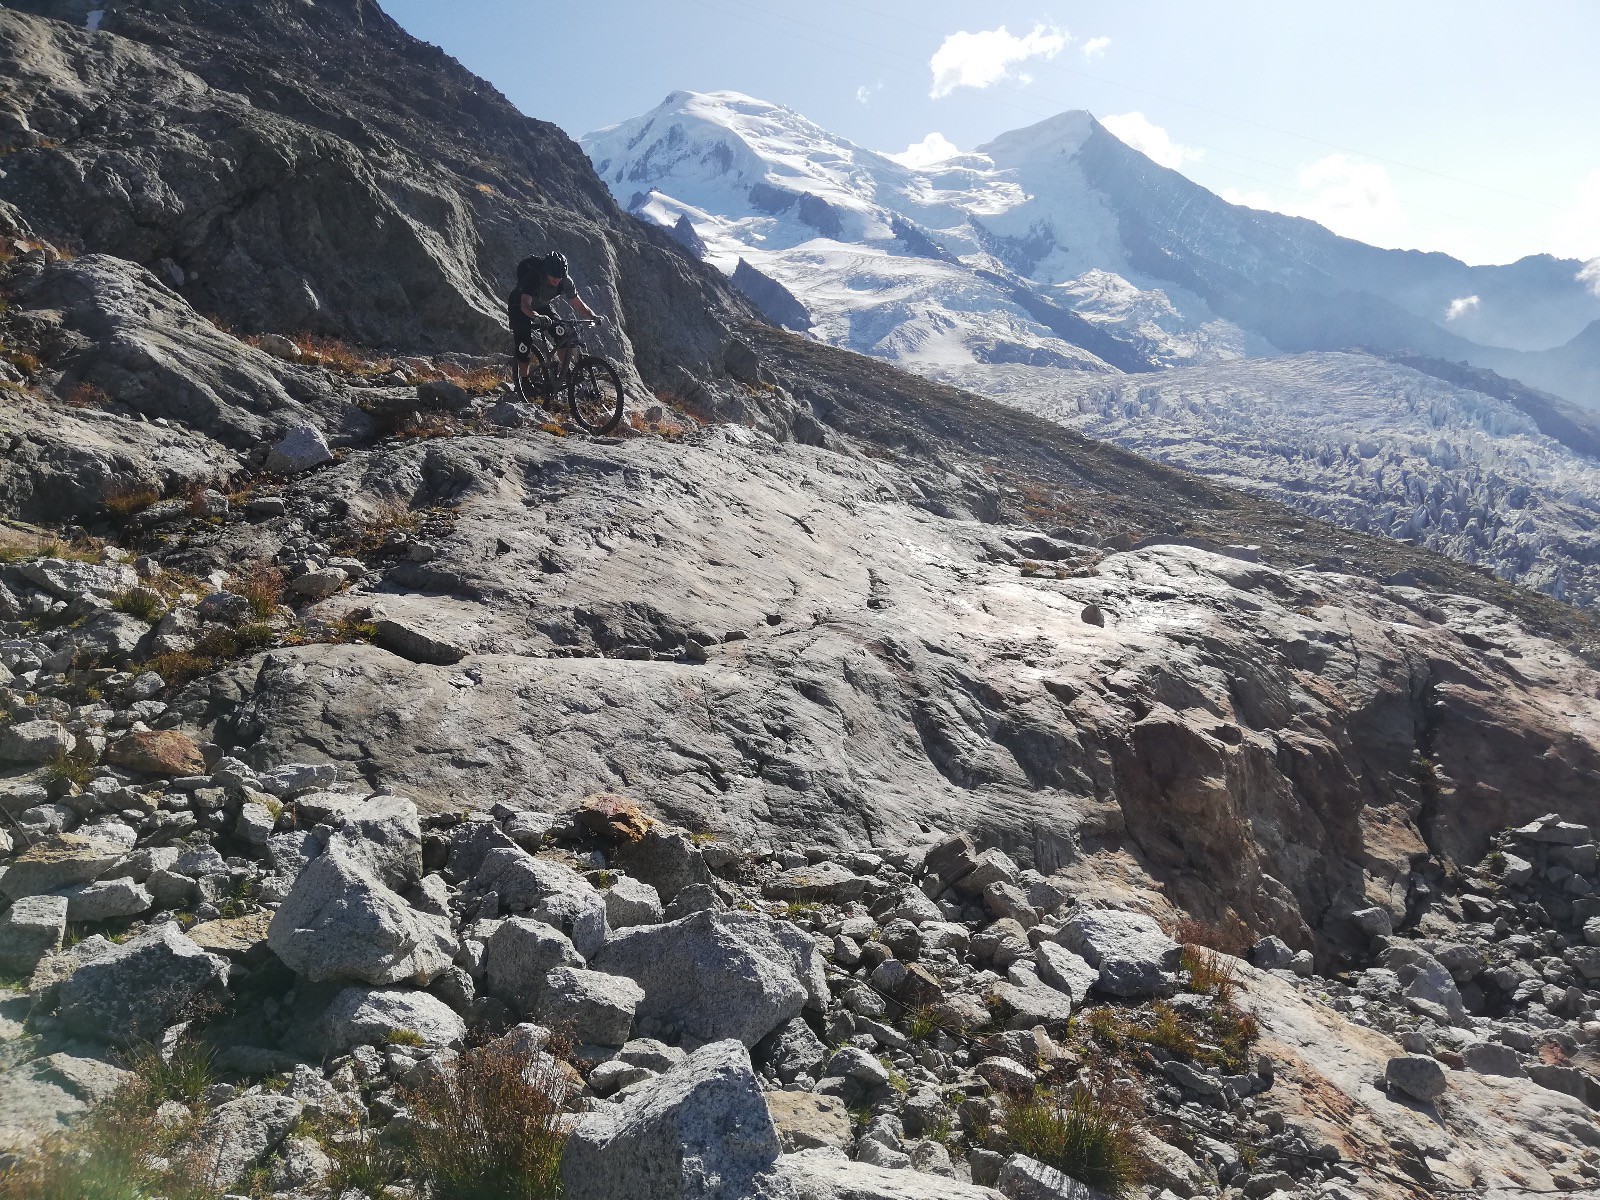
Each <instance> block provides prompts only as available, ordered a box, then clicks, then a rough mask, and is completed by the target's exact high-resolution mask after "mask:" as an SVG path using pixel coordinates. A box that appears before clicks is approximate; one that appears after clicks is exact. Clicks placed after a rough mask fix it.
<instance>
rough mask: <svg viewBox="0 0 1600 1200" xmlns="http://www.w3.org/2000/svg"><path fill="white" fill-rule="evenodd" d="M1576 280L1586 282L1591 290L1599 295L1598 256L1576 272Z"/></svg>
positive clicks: (1599, 259)
mask: <svg viewBox="0 0 1600 1200" xmlns="http://www.w3.org/2000/svg"><path fill="white" fill-rule="evenodd" d="M1578 282H1579V283H1582V284H1587V285H1588V288H1589V290H1590V291H1591V292H1593V293H1594V294H1595V295H1596V296H1600V258H1596V259H1593V260H1592V261H1590V262H1587V263H1585V264H1584V265H1583V270H1581V271H1579V272H1578Z"/></svg>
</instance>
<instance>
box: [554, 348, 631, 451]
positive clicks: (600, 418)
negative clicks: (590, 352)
mask: <svg viewBox="0 0 1600 1200" xmlns="http://www.w3.org/2000/svg"><path fill="white" fill-rule="evenodd" d="M567 404H568V405H569V406H570V407H571V409H572V419H573V420H574V421H575V422H576V423H577V425H578V428H580V429H582V430H583V431H584V432H585V433H596V434H599V433H610V432H611V431H612V430H613V429H615V428H616V427H617V424H618V422H620V421H621V420H622V380H621V379H619V378H617V372H616V368H614V367H613V366H612V365H611V364H610V363H608V362H607V361H606V360H605V359H603V358H591V357H588V356H585V357H583V358H581V359H579V360H578V362H577V363H576V364H574V366H573V368H572V374H571V376H570V378H569V379H568V381H567Z"/></svg>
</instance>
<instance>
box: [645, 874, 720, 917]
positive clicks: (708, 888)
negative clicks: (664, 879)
mask: <svg viewBox="0 0 1600 1200" xmlns="http://www.w3.org/2000/svg"><path fill="white" fill-rule="evenodd" d="M727 907H728V902H727V901H726V900H724V899H723V898H722V897H721V896H720V895H719V894H718V892H717V889H716V888H715V887H713V886H712V885H711V884H709V883H691V884H688V885H686V886H684V887H681V888H679V889H678V894H677V895H676V896H674V897H673V898H672V903H671V904H669V905H667V907H666V910H665V911H664V912H663V913H662V914H661V918H662V920H664V921H677V920H680V919H681V918H683V917H687V916H688V915H689V914H690V913H697V912H722V911H724V910H725V909H726V908H727Z"/></svg>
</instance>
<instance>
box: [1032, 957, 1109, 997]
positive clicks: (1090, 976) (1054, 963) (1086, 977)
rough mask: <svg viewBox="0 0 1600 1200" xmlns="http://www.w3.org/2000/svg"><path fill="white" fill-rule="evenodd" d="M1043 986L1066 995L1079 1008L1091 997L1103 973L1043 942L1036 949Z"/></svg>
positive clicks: (1084, 960)
mask: <svg viewBox="0 0 1600 1200" xmlns="http://www.w3.org/2000/svg"><path fill="white" fill-rule="evenodd" d="M1033 958H1034V962H1035V963H1036V964H1037V965H1038V968H1039V979H1040V982H1042V983H1046V984H1049V985H1050V986H1051V987H1053V988H1055V989H1056V990H1057V991H1059V992H1065V993H1066V994H1067V995H1068V996H1070V997H1071V998H1072V1000H1073V1001H1074V1002H1075V1003H1077V1004H1082V1003H1083V1002H1084V1001H1085V1000H1086V999H1088V996H1089V989H1090V988H1092V987H1093V986H1094V985H1095V982H1096V981H1097V980H1098V979H1099V978H1100V971H1099V969H1098V968H1096V967H1092V966H1090V965H1089V961H1088V960H1087V959H1085V958H1083V957H1081V956H1080V955H1077V954H1074V953H1073V952H1072V951H1071V950H1068V949H1067V948H1066V947H1065V946H1062V945H1059V944H1057V943H1055V942H1040V943H1039V944H1038V945H1037V946H1035V947H1034V948H1033Z"/></svg>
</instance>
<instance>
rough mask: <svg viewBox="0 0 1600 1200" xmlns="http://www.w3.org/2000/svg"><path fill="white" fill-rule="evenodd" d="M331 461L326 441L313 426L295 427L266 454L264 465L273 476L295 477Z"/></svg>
mask: <svg viewBox="0 0 1600 1200" xmlns="http://www.w3.org/2000/svg"><path fill="white" fill-rule="evenodd" d="M332 461H333V452H332V451H331V450H329V449H328V442H327V439H326V438H324V437H323V436H322V430H320V429H318V428H317V427H316V426H315V425H297V426H295V427H294V428H293V429H291V430H289V432H288V433H286V434H284V435H283V437H282V438H281V439H280V440H279V441H278V443H277V444H276V445H274V446H273V447H272V449H271V450H270V451H268V453H267V461H266V463H265V464H264V465H265V468H266V470H268V471H270V472H271V473H272V474H274V475H296V474H298V473H299V472H301V471H309V470H311V468H313V467H320V466H322V465H323V464H324V463H330V462H332Z"/></svg>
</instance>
